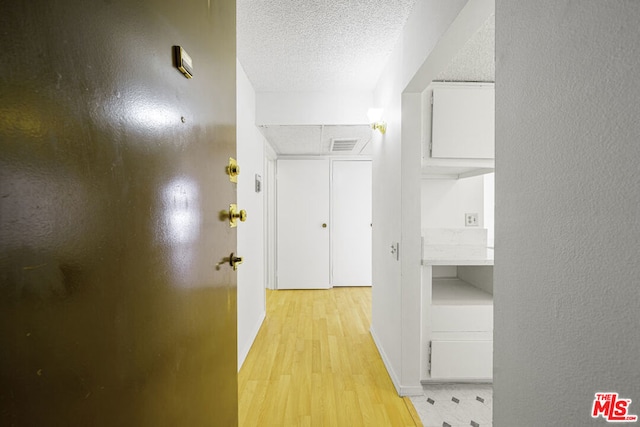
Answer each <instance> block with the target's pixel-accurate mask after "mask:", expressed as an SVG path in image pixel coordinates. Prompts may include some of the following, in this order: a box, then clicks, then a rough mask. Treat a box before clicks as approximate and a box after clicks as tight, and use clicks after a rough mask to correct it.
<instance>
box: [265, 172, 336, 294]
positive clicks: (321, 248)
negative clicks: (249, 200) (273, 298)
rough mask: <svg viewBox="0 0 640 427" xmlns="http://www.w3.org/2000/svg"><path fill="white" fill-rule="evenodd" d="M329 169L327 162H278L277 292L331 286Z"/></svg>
mask: <svg viewBox="0 0 640 427" xmlns="http://www.w3.org/2000/svg"><path fill="white" fill-rule="evenodd" d="M329 170H330V163H329V161H328V160H278V168H277V175H278V188H277V217H278V231H277V235H278V260H277V269H278V289H327V288H329V287H330V286H331V284H330V278H329V261H330V259H329V215H330V210H329V200H330V199H329V190H330V186H329V185H330V184H329V183H330V179H329V178H330V173H329ZM323 224H324V225H325V226H324V227H323Z"/></svg>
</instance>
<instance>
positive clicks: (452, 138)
mask: <svg viewBox="0 0 640 427" xmlns="http://www.w3.org/2000/svg"><path fill="white" fill-rule="evenodd" d="M422 109H423V126H422V128H423V147H424V149H423V159H422V175H423V177H425V178H430V177H437V178H442V177H450V178H464V177H467V176H475V175H480V174H484V173H490V172H493V169H494V165H495V162H494V151H495V148H494V146H495V142H494V141H495V130H494V122H495V119H494V117H495V100H494V84H493V83H469V82H458V83H443V82H433V83H432V84H431V85H430V86H429V87H428V88H427V89H426V90H425V92H424V93H423V102H422Z"/></svg>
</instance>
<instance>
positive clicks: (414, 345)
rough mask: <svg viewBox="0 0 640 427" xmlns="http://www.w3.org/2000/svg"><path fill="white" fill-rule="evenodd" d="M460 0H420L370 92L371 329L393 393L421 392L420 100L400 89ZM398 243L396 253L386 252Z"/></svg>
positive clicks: (456, 9)
mask: <svg viewBox="0 0 640 427" xmlns="http://www.w3.org/2000/svg"><path fill="white" fill-rule="evenodd" d="M464 4H465V1H464V0H456V1H454V0H419V1H418V2H417V3H416V5H415V8H414V10H413V12H412V14H411V16H410V17H409V19H408V21H407V24H406V26H405V29H404V31H403V35H402V37H401V39H400V40H399V41H398V44H397V45H396V47H395V49H394V51H393V53H392V55H391V58H390V60H389V62H388V64H387V66H386V69H385V70H384V72H383V73H382V75H381V77H380V80H379V82H378V85H377V87H376V89H375V91H374V102H373V103H374V105H375V106H378V107H382V108H384V117H383V119H384V120H385V121H386V122H387V133H386V134H385V135H381V134H379V133H375V136H374V138H373V188H374V189H375V191H374V195H373V288H372V324H371V333H372V335H373V337H374V340H375V341H376V345H377V347H378V349H379V351H380V353H381V355H382V358H383V360H384V362H385V366H386V367H387V370H388V372H389V375H390V376H391V379H392V381H393V382H394V385H395V387H396V389H397V390H398V392H399V393H400V394H402V395H408V394H418V393H421V390H422V388H421V386H420V383H419V380H420V348H419V343H420V326H419V324H420V305H419V304H420V300H421V299H420V158H421V149H420V138H421V135H420V133H421V126H420V123H421V121H420V106H421V97H420V94H419V93H416V94H404V95H403V92H404V89H405V87H406V86H407V84H408V83H409V81H410V80H411V79H412V76H413V75H414V74H415V73H416V71H417V70H418V68H419V67H420V65H421V64H422V63H423V62H424V61H425V59H426V58H427V56H428V55H429V53H430V51H431V50H432V49H433V47H434V46H435V45H436V43H437V42H438V39H439V37H440V36H441V34H442V33H443V32H444V31H445V30H446V29H447V27H448V26H449V25H450V23H451V22H452V21H453V19H454V18H455V17H456V15H457V14H458V12H459V11H460V9H461V8H462V6H463V5H464ZM395 242H400V244H401V246H400V254H401V259H400V261H397V260H396V259H395V257H394V256H393V255H392V254H391V253H390V246H391V244H393V243H395Z"/></svg>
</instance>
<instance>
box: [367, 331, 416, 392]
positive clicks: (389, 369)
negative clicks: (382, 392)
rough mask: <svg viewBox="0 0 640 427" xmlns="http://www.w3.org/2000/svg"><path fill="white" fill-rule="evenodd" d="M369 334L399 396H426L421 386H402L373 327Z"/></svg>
mask: <svg viewBox="0 0 640 427" xmlns="http://www.w3.org/2000/svg"><path fill="white" fill-rule="evenodd" d="M369 332H371V337H372V338H373V342H374V343H375V345H376V347H377V349H378V353H380V357H381V358H382V362H383V363H384V366H385V368H387V373H388V374H389V377H390V378H391V382H392V383H393V386H394V387H395V389H396V392H397V393H398V395H399V396H402V397H404V396H422V395H423V394H424V390H423V389H422V386H421V385H415V386H403V385H402V384H400V381H399V380H398V376H397V375H396V373H395V371H394V370H393V367H392V366H391V363H390V362H389V358H388V357H387V355H386V353H385V352H384V349H383V348H382V346H381V345H380V340H379V339H378V336H377V335H376V332H375V330H374V329H373V326H372V327H371V328H370V329H369Z"/></svg>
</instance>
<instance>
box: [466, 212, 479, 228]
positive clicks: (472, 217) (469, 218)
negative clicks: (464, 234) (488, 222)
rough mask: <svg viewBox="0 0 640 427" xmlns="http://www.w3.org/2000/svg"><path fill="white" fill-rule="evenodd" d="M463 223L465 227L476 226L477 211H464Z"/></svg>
mask: <svg viewBox="0 0 640 427" xmlns="http://www.w3.org/2000/svg"><path fill="white" fill-rule="evenodd" d="M464 225H465V227H477V226H478V214H477V213H466V214H464Z"/></svg>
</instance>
